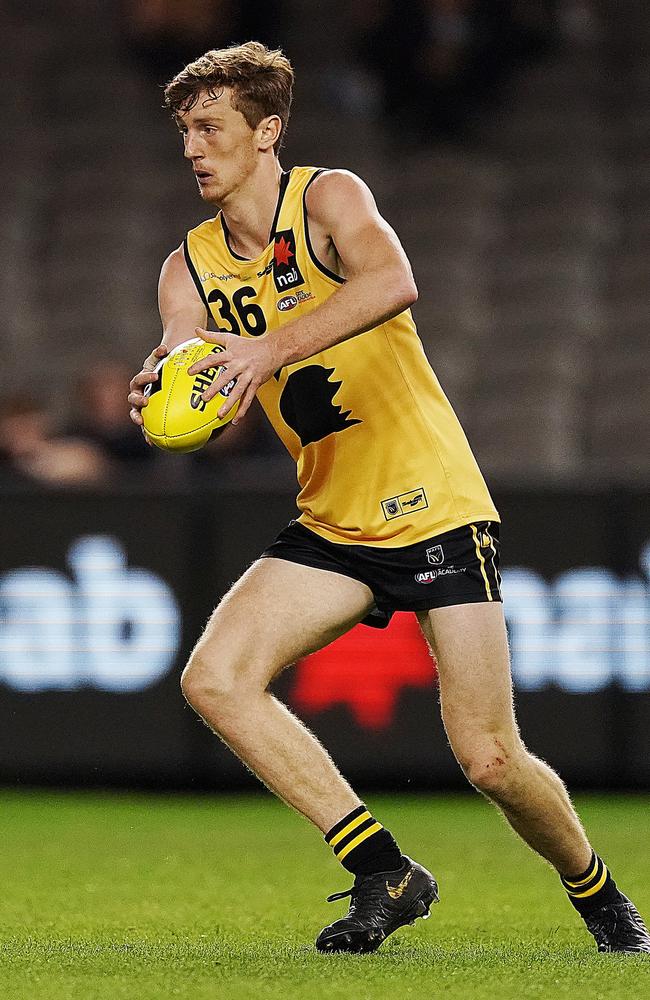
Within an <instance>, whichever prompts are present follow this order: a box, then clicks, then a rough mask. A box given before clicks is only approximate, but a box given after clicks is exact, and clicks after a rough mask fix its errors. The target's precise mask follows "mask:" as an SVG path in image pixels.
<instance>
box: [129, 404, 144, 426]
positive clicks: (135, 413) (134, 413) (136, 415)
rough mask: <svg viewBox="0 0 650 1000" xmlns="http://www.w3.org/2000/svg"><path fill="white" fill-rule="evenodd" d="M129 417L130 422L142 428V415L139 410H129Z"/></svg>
mask: <svg viewBox="0 0 650 1000" xmlns="http://www.w3.org/2000/svg"><path fill="white" fill-rule="evenodd" d="M129 416H130V417H131V420H132V421H133V423H134V424H137V425H138V427H142V425H143V424H144V420H143V419H142V415H141V413H140V411H139V410H136V408H135V407H133V408H132V409H131V410H129Z"/></svg>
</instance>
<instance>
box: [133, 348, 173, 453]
mask: <svg viewBox="0 0 650 1000" xmlns="http://www.w3.org/2000/svg"><path fill="white" fill-rule="evenodd" d="M167 354H169V350H168V348H166V347H165V345H164V344H160V346H159V347H157V348H156V349H155V351H152V352H151V354H150V355H149V357H148V358H147V360H146V361H145V362H144V364H143V365H142V371H141V372H138V374H137V375H135V376H134V377H133V378H132V379H131V382H130V383H129V389H130V390H131V391H130V392H129V395H128V396H127V400H128V402H129V403H130V404H131V411H130V413H129V416H130V417H131V420H132V421H133V423H134V424H137V425H138V427H142V433H143V434H144V436H145V440H146V441H147V444H151V441H149V439H148V438H147V435H146V434H145V433H144V427H143V423H144V421H143V419H142V412H141V411H142V409H143V407H145V406H146V405H147V403H148V402H149V400H148V399H147V397H146V396H145V394H144V389H145V386H146V385H148V384H149V383H150V382H157V381H158V375H157V374H156V373H155V372H154V368H155V367H156V365H157V364H158V362H159V361H160V360H161V359H162V358H164V357H165V356H166V355H167Z"/></svg>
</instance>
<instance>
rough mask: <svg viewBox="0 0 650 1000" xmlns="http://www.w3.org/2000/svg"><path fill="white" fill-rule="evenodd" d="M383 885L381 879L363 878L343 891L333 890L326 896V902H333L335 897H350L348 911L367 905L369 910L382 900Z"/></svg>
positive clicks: (357, 909) (355, 910) (354, 910)
mask: <svg viewBox="0 0 650 1000" xmlns="http://www.w3.org/2000/svg"><path fill="white" fill-rule="evenodd" d="M383 889H384V885H383V880H382V879H373V878H365V879H362V880H361V881H360V882H358V883H355V884H354V885H353V886H352V887H351V888H350V889H347V890H346V891H345V892H334V893H332V895H331V896H328V897H327V902H328V903H333V902H334V901H335V900H336V899H345V898H346V897H347V896H349V897H350V913H353V912H357V913H358V911H359V909H362V908H365V907H368V908H369V909H370V910H371V911H372V910H374V908H375V907H376V906H377V904H378V903H379V902H381V901H382V900H383V896H384V891H383Z"/></svg>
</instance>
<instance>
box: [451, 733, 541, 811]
mask: <svg viewBox="0 0 650 1000" xmlns="http://www.w3.org/2000/svg"><path fill="white" fill-rule="evenodd" d="M457 756H458V760H459V762H460V765H461V767H462V769H463V771H464V773H465V776H466V777H467V780H468V781H469V782H470V784H472V785H474V787H475V788H477V789H478V790H479V791H480V792H483V794H484V795H486V796H488V798H493V799H499V798H500V797H501V796H502V795H503V794H504V793H506V792H507V789H508V788H509V787H510V785H511V784H512V783H513V781H514V780H516V776H517V774H519V773H520V772H521V768H522V763H523V761H524V758H525V756H526V750H525V749H524V747H523V745H522V743H521V741H520V740H519V739H518V738H516V739H513V738H512V737H508V738H505V737H501V736H499V735H497V734H490V735H489V736H486V737H483V738H481V739H478V740H476V741H475V742H473V743H472V744H470V745H469V746H466V747H464V748H463V750H462V751H461V752H460V753H457Z"/></svg>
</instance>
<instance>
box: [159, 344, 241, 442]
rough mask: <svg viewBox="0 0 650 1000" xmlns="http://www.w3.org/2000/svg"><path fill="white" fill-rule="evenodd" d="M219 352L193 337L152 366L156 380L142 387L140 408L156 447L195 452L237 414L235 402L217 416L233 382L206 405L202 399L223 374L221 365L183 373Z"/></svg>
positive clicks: (237, 405) (219, 348)
mask: <svg viewBox="0 0 650 1000" xmlns="http://www.w3.org/2000/svg"><path fill="white" fill-rule="evenodd" d="M222 351H223V347H221V346H220V345H219V344H206V342H205V341H204V340H200V339H199V338H198V337H197V338H196V339H194V340H186V341H185V343H183V344H179V345H178V347H175V348H174V349H173V351H170V353H169V354H168V355H167V357H165V358H163V359H162V361H160V362H159V363H158V364H157V365H156V369H155V370H156V372H157V373H158V381H157V382H150V383H149V385H147V387H146V388H145V391H144V394H145V396H146V397H147V405H146V406H145V407H143V409H142V419H143V421H144V429H145V431H146V434H147V437H148V438H149V440H150V441H151V442H152V443H153V444H155V445H157V447H158V448H163V449H164V450H165V451H175V452H188V451H197V450H198V449H199V448H202V447H203V445H205V444H207V443H208V441H209V440H210V438H212V437H215V436H216V435H217V434H220V433H221V432H222V431H223V430H224V429H225V428H226V427H227V426H228V424H229V423H230V421H231V420H232V418H233V417H234V416H235V414H236V413H237V409H238V407H239V403H235V405H234V406H233V408H232V410H230V412H229V413H228V414H227V415H226V416H225V417H224V418H223V419H222V418H221V417H219V416H218V410H219V407H220V406H223V401H224V399H226V398H227V397H228V396H229V395H230V393H231V392H232V389H233V386H234V385H235V382H236V379H233V380H232V381H231V382H229V383H228V384H227V385H225V386H224V387H223V389H221V391H220V392H218V393H217V395H216V396H215V397H214V398H213V399H210V400H209V401H208V402H207V403H206V402H205V400H204V399H203V397H202V393H204V392H205V390H206V389H208V388H209V387H210V386H211V385H212V383H213V382H214V380H215V379H216V378H217V377H218V376H219V375H220V373H221V372H222V371H223V365H219V364H215V366H214V368H208V369H206V371H203V372H199V374H198V375H189V374H188V371H187V369H188V368H191V367H192V365H193V364H194V362H195V361H199V360H200V359H201V358H205V357H206V356H207V355H209V354H220V353H221V352H222ZM215 361H216V359H215Z"/></svg>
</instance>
